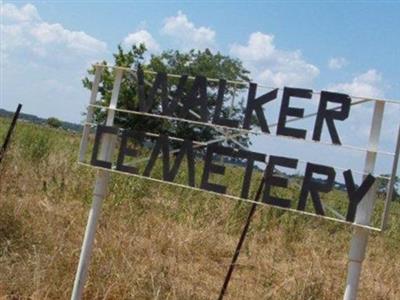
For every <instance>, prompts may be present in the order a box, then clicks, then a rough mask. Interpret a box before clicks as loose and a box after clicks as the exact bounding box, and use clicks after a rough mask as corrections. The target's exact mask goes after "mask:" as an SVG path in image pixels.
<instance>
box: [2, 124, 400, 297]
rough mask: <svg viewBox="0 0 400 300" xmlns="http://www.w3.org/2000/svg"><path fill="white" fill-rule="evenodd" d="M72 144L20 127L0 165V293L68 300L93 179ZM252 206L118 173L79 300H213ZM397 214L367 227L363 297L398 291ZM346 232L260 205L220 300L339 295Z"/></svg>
mask: <svg viewBox="0 0 400 300" xmlns="http://www.w3.org/2000/svg"><path fill="white" fill-rule="evenodd" d="M7 126H8V120H2V119H0V141H2V140H3V137H4V135H5V130H6V128H7ZM79 140H80V136H79V135H77V134H72V133H67V132H65V131H62V130H55V129H50V128H45V127H39V126H35V125H31V124H25V123H19V124H18V126H17V129H16V132H15V134H14V136H13V141H12V145H11V147H10V149H9V150H10V151H8V153H7V156H6V159H5V161H4V162H3V164H2V165H1V166H0V297H5V298H6V299H28V298H31V299H68V298H69V297H70V293H71V289H72V284H73V279H74V276H75V271H76V267H77V263H78V259H79V252H80V247H81V242H82V237H83V233H84V229H85V225H86V218H87V213H88V211H89V208H90V202H91V195H92V189H93V182H94V177H95V171H94V170H92V169H89V168H85V167H80V166H78V164H77V163H76V160H77V154H78V147H79ZM224 180H226V181H228V182H230V185H235V183H237V184H236V185H237V186H239V182H240V177H237V176H236V177H235V175H234V171H233V173H232V174H230V175H229V174H228V176H227V178H225V179H224ZM286 193H288V194H287V195H285V196H286V197H288V198H293V199H296V197H297V193H298V190H297V189H296V188H293V189H291V190H288V191H286ZM331 197H333V198H335V197H343V194H341V193H340V192H335V193H332V195H331ZM249 207H250V205H249V204H247V203H243V202H237V201H233V200H228V199H226V198H223V197H216V196H213V195H210V194H207V193H203V192H194V191H190V190H187V189H183V188H178V187H174V186H170V185H166V184H159V183H155V182H150V181H146V180H142V179H137V178H134V177H127V176H123V175H117V174H114V175H113V176H112V183H111V185H110V193H109V196H108V197H107V199H106V201H105V202H104V204H103V211H102V216H101V220H100V223H99V226H98V231H97V234H96V242H95V247H94V253H93V256H92V261H91V265H90V272H89V278H88V282H87V285H86V287H85V298H86V299H216V297H217V295H218V292H219V289H220V287H221V285H222V282H223V279H224V275H225V272H226V270H227V267H228V265H229V263H230V259H231V255H232V252H233V250H234V248H235V245H236V242H237V239H238V236H239V234H240V230H241V228H242V226H243V222H244V220H245V218H246V213H247V211H248V209H249ZM399 217H400V206H399V204H398V203H395V204H394V205H393V207H392V219H391V221H392V222H391V228H390V230H389V231H387V232H385V233H384V234H383V235H380V234H376V233H373V234H371V238H370V242H369V248H368V255H367V258H366V261H365V262H364V268H363V275H362V279H361V287H360V299H400V291H399V288H398V287H399V286H400V276H399V275H398V274H399V272H400V260H399V253H400V234H399V232H400V218H399ZM350 238H351V229H350V228H348V227H347V226H344V225H341V224H338V223H333V222H328V221H324V220H319V219H315V218H311V217H307V216H301V215H298V214H295V213H289V212H283V211H280V210H277V209H273V208H267V207H261V206H260V207H259V208H258V210H257V212H256V216H255V218H254V221H253V223H252V226H251V230H250V234H249V237H248V239H247V240H246V243H245V245H244V248H243V252H242V253H241V256H240V258H239V262H238V266H237V269H236V270H235V273H234V275H233V278H232V281H231V283H230V286H229V292H228V295H227V299H340V298H341V297H342V293H343V290H344V282H345V279H346V270H347V253H348V248H349V241H350Z"/></svg>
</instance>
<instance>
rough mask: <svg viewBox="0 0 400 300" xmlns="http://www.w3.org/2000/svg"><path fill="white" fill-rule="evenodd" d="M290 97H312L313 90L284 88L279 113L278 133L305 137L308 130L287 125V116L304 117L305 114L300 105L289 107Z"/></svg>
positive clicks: (300, 137)
mask: <svg viewBox="0 0 400 300" xmlns="http://www.w3.org/2000/svg"><path fill="white" fill-rule="evenodd" d="M290 97H298V98H304V99H311V97H312V90H306V89H296V88H290V87H285V88H284V89H283V96H282V104H281V111H280V113H279V119H278V128H277V131H276V134H278V135H285V136H292V137H295V138H299V139H305V137H306V133H307V131H306V130H304V129H298V128H293V127H286V117H287V116H293V117H298V118H302V117H303V116H304V109H303V108H298V107H289V101H290Z"/></svg>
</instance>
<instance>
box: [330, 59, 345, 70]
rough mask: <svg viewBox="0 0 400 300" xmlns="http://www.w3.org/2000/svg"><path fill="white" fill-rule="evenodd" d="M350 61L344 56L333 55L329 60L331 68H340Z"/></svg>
mask: <svg viewBox="0 0 400 300" xmlns="http://www.w3.org/2000/svg"><path fill="white" fill-rule="evenodd" d="M347 64H348V61H347V60H346V59H345V58H344V57H332V58H331V59H329V61H328V67H329V69H331V70H339V69H341V68H343V67H344V66H346V65H347Z"/></svg>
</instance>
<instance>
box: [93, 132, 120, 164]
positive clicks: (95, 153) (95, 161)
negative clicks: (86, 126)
mask: <svg viewBox="0 0 400 300" xmlns="http://www.w3.org/2000/svg"><path fill="white" fill-rule="evenodd" d="M103 134H113V135H118V128H115V127H110V126H103V125H97V129H96V136H95V138H94V145H93V152H92V159H91V161H90V164H91V165H93V166H98V167H102V168H106V169H111V162H108V161H105V160H99V159H97V156H98V153H99V150H100V144H101V139H102V137H103Z"/></svg>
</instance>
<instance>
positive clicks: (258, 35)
mask: <svg viewBox="0 0 400 300" xmlns="http://www.w3.org/2000/svg"><path fill="white" fill-rule="evenodd" d="M230 53H231V54H232V55H234V56H237V57H238V58H239V59H241V60H242V61H243V64H244V66H245V67H246V68H247V69H249V70H250V72H251V74H252V76H253V80H255V81H258V82H259V83H261V84H266V85H271V86H277V87H278V86H284V85H292V86H310V85H311V84H312V82H313V80H314V79H315V78H316V77H317V76H318V75H319V69H318V68H317V67H316V66H314V65H312V64H310V63H308V62H306V61H305V60H304V58H303V57H302V54H301V52H300V51H299V50H295V51H285V50H280V49H278V48H276V46H275V44H274V36H273V35H269V34H264V33H262V32H254V33H252V34H251V35H250V37H249V40H248V42H247V44H246V45H240V44H233V45H232V46H231V48H230Z"/></svg>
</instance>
